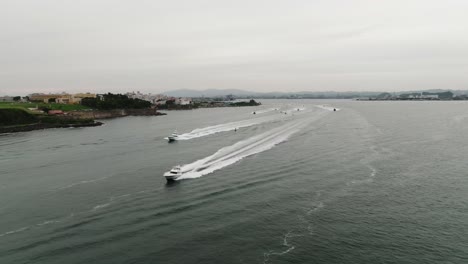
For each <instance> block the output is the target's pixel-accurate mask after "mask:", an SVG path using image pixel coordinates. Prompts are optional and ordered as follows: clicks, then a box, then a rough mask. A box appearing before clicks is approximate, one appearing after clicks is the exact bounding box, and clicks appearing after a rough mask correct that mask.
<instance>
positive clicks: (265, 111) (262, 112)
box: [252, 108, 278, 114]
mask: <svg viewBox="0 0 468 264" xmlns="http://www.w3.org/2000/svg"><path fill="white" fill-rule="evenodd" d="M275 110H278V108H268V109H263V110H258V111H253V112H252V114H253V113H255V114H265V113H268V112H271V111H275Z"/></svg>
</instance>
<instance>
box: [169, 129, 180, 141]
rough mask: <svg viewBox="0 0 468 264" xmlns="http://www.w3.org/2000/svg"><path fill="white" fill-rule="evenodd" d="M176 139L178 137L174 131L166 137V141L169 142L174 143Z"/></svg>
mask: <svg viewBox="0 0 468 264" xmlns="http://www.w3.org/2000/svg"><path fill="white" fill-rule="evenodd" d="M178 137H179V135H178V134H177V131H174V132H173V133H172V134H171V135H170V136H168V137H167V140H168V141H169V142H174V141H176V140H177V138H178Z"/></svg>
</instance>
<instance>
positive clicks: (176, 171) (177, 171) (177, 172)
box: [164, 165, 182, 181]
mask: <svg viewBox="0 0 468 264" xmlns="http://www.w3.org/2000/svg"><path fill="white" fill-rule="evenodd" d="M180 176H182V168H181V167H180V165H177V166H174V167H173V168H172V169H171V170H170V171H168V172H166V173H164V177H165V178H166V180H167V181H175V180H177V178H179V177H180Z"/></svg>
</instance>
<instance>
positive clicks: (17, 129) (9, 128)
mask: <svg viewBox="0 0 468 264" xmlns="http://www.w3.org/2000/svg"><path fill="white" fill-rule="evenodd" d="M101 125H103V123H102V122H90V123H82V124H46V123H37V124H28V125H16V126H4V127H0V134H4V133H15V132H27V131H33V130H42V129H48V128H70V127H95V126H101Z"/></svg>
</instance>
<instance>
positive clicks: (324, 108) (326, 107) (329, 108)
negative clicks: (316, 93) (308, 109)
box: [315, 105, 341, 112]
mask: <svg viewBox="0 0 468 264" xmlns="http://www.w3.org/2000/svg"><path fill="white" fill-rule="evenodd" d="M315 107H318V108H320V109H323V110H327V111H332V112H333V111H335V110H336V111H340V110H341V109H340V108H337V107H333V106H330V105H316V106H315Z"/></svg>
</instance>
